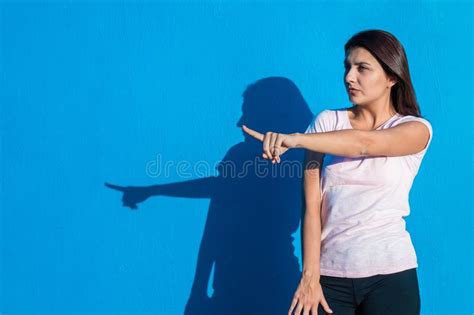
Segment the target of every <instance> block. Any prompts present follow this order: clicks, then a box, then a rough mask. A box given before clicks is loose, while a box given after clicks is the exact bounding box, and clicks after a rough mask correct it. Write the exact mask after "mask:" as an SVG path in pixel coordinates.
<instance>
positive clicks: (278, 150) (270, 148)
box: [242, 125, 298, 163]
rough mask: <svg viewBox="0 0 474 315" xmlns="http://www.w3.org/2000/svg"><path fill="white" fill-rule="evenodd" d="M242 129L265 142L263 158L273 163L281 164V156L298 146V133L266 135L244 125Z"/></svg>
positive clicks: (270, 133)
mask: <svg viewBox="0 0 474 315" xmlns="http://www.w3.org/2000/svg"><path fill="white" fill-rule="evenodd" d="M242 129H243V130H244V131H245V132H246V133H248V134H249V135H251V136H252V137H254V138H255V139H257V140H260V141H262V142H263V154H262V156H263V158H265V159H268V160H272V163H280V162H281V159H280V156H281V155H283V153H285V152H286V151H288V149H291V148H295V147H296V146H297V140H296V136H297V135H298V133H292V134H284V133H277V132H271V131H269V132H267V133H266V134H265V135H264V134H261V133H259V132H257V131H255V130H252V129H250V128H248V127H247V126H245V125H242Z"/></svg>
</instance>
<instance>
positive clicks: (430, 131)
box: [400, 115, 433, 156]
mask: <svg viewBox="0 0 474 315" xmlns="http://www.w3.org/2000/svg"><path fill="white" fill-rule="evenodd" d="M409 121H419V122H421V123H423V124H424V125H425V126H426V127H427V128H428V131H429V134H430V136H429V139H428V143H427V144H426V146H425V147H424V148H423V150H421V151H420V152H417V153H415V155H417V156H423V155H424V154H425V153H426V151H427V150H428V148H429V146H430V143H431V139H432V138H433V128H432V126H431V123H430V122H429V121H428V120H426V119H425V118H421V117H416V116H412V115H408V116H405V117H403V118H402V119H401V120H400V123H405V122H409Z"/></svg>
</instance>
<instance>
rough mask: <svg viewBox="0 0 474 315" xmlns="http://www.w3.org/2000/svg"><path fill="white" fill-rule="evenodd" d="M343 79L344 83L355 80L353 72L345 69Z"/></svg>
mask: <svg viewBox="0 0 474 315" xmlns="http://www.w3.org/2000/svg"><path fill="white" fill-rule="evenodd" d="M344 81H345V82H346V83H352V82H355V79H354V72H353V71H352V70H349V71H347V73H346V75H345V77H344Z"/></svg>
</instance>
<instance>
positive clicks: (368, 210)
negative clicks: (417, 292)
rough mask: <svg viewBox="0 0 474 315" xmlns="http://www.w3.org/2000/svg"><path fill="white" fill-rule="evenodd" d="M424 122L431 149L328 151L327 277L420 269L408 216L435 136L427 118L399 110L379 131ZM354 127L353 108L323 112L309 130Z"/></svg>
mask: <svg viewBox="0 0 474 315" xmlns="http://www.w3.org/2000/svg"><path fill="white" fill-rule="evenodd" d="M407 121H419V122H422V123H423V124H425V125H426V126H427V127H428V129H429V132H430V138H429V141H428V143H427V145H426V147H425V148H424V149H423V150H422V151H420V152H418V153H416V154H411V155H405V156H397V157H358V158H351V157H343V156H335V155H331V154H326V155H325V158H324V162H323V166H322V171H321V176H320V179H321V182H320V188H321V198H322V201H321V220H322V231H321V259H320V273H321V275H326V276H335V277H348V278H359V277H369V276H373V275H377V274H390V273H395V272H399V271H403V270H407V269H411V268H416V267H418V263H417V257H416V253H415V249H414V247H413V244H412V241H411V238H410V234H409V233H408V231H406V226H405V220H404V218H403V217H405V216H408V215H409V214H410V205H409V202H408V196H409V192H410V188H411V186H412V183H413V179H414V178H415V176H416V174H417V172H418V169H419V167H420V164H421V161H422V159H423V156H424V155H425V153H426V151H427V149H428V147H429V145H430V143H431V139H432V135H433V131H432V127H431V124H430V123H429V122H428V121H427V120H426V119H424V118H420V117H416V116H411V115H407V116H402V115H400V114H396V115H395V116H393V117H391V118H390V119H389V120H387V121H386V122H385V123H383V124H382V125H381V126H379V127H378V128H377V129H376V130H380V129H386V128H390V127H393V126H396V125H398V124H401V123H404V122H407ZM342 129H353V128H352V126H351V124H350V120H349V116H348V111H347V109H337V110H329V109H327V110H323V111H322V112H320V113H319V114H318V115H316V116H315V118H314V119H313V121H312V122H311V124H310V125H309V126H308V128H307V130H306V131H305V133H317V132H328V131H334V130H342Z"/></svg>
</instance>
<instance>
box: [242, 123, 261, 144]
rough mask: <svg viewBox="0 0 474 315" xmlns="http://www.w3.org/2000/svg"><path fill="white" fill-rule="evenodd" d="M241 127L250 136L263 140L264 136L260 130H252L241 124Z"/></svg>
mask: <svg viewBox="0 0 474 315" xmlns="http://www.w3.org/2000/svg"><path fill="white" fill-rule="evenodd" d="M242 128H243V129H244V131H245V132H246V133H248V134H249V135H251V136H252V137H254V138H255V139H257V140H260V141H263V139H264V138H265V137H264V135H263V134H261V133H260V132H258V131H255V130H252V129H250V128H249V127H247V126H245V125H242Z"/></svg>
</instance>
